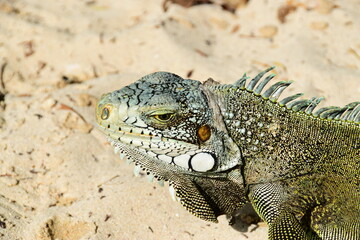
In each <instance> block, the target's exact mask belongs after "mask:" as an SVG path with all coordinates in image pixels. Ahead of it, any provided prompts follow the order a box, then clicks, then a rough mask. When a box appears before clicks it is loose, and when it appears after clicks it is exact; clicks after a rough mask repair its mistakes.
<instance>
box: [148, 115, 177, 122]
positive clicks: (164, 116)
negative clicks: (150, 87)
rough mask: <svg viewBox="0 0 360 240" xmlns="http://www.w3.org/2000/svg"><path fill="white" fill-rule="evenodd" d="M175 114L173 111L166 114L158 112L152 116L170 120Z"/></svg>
mask: <svg viewBox="0 0 360 240" xmlns="http://www.w3.org/2000/svg"><path fill="white" fill-rule="evenodd" d="M173 116H174V114H172V113H165V114H156V115H153V116H152V117H153V118H155V119H156V120H158V121H160V122H168V121H170V120H171V119H172V117H173Z"/></svg>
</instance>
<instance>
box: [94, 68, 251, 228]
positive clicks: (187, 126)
mask: <svg viewBox="0 0 360 240" xmlns="http://www.w3.org/2000/svg"><path fill="white" fill-rule="evenodd" d="M96 119H97V123H98V125H99V126H100V129H101V130H102V131H103V132H104V133H105V134H106V135H107V136H108V139H109V141H110V142H111V144H112V145H113V146H114V147H115V152H120V153H121V154H123V155H126V156H127V158H128V159H130V160H131V161H133V162H134V163H135V165H136V168H141V169H143V170H144V171H145V172H147V174H149V175H150V176H154V177H155V178H156V179H158V180H165V181H169V183H170V186H171V189H172V190H173V191H174V195H175V196H176V198H177V199H178V200H179V201H180V202H181V203H182V204H183V205H184V206H185V207H186V208H187V209H188V210H189V211H190V212H191V213H193V214H194V215H196V216H198V217H200V218H202V219H205V220H210V221H216V217H217V216H218V215H220V214H223V213H230V214H231V212H232V211H234V210H236V208H239V207H240V206H241V204H243V202H244V198H245V197H244V194H243V192H244V189H243V182H242V176H241V174H240V166H241V155H240V151H239V149H238V147H237V146H236V145H235V143H234V142H233V141H232V139H231V138H230V137H229V136H228V133H227V130H226V127H225V125H224V123H223V119H222V114H221V107H220V106H219V104H218V102H217V99H215V97H214V96H213V95H212V93H211V91H210V90H209V89H208V88H207V87H206V85H204V84H202V83H200V82H199V81H194V80H189V79H183V78H181V77H179V76H177V75H175V74H171V73H167V72H156V73H153V74H149V75H147V76H145V77H143V78H141V79H140V80H138V81H137V82H135V83H133V84H131V85H129V86H126V87H124V88H122V89H120V90H117V91H114V92H111V93H108V94H105V95H103V96H102V97H101V99H100V100H99V102H98V104H97V108H96ZM227 195H229V196H227Z"/></svg>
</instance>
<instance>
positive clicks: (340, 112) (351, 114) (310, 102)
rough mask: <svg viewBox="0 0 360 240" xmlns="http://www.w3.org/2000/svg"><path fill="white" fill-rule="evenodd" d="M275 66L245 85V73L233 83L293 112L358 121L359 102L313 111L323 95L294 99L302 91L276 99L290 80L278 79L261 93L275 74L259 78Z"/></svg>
mask: <svg viewBox="0 0 360 240" xmlns="http://www.w3.org/2000/svg"><path fill="white" fill-rule="evenodd" d="M274 68H275V67H270V68H268V69H266V70H265V71H262V72H260V73H259V74H258V75H256V76H255V77H254V78H253V79H251V80H250V82H249V83H248V84H247V85H246V80H247V79H249V77H248V76H246V73H245V74H244V75H243V76H242V77H241V78H240V79H239V80H238V81H237V82H236V83H235V84H234V86H236V87H238V88H240V89H241V90H246V91H248V92H252V93H254V94H255V95H256V96H262V97H263V98H264V99H266V100H269V101H272V102H276V103H278V104H279V106H281V107H284V106H285V107H286V108H287V109H290V110H292V111H294V112H304V113H306V114H312V115H313V116H315V117H319V118H321V119H329V120H343V121H350V122H355V123H360V102H353V103H350V104H348V105H346V106H344V107H334V106H331V107H324V108H320V109H318V110H317V111H316V112H313V111H314V109H315V108H316V106H317V105H318V104H319V103H320V102H321V101H322V100H323V99H324V98H323V97H319V98H318V97H313V98H311V99H300V100H296V99H298V98H299V97H301V96H302V95H303V93H298V94H294V95H292V96H289V97H286V98H284V99H282V100H280V101H278V99H279V97H280V95H281V93H282V92H283V91H284V90H285V89H286V88H287V87H288V86H290V84H291V83H292V81H280V82H277V83H275V84H273V85H271V86H270V87H269V88H268V89H266V90H265V92H263V93H261V92H262V91H263V90H264V88H265V86H266V84H268V83H269V82H270V80H271V79H273V78H274V77H275V74H270V75H268V76H267V77H266V78H265V79H263V80H261V78H262V77H263V76H264V75H265V74H266V73H268V72H270V71H271V70H273V69H274Z"/></svg>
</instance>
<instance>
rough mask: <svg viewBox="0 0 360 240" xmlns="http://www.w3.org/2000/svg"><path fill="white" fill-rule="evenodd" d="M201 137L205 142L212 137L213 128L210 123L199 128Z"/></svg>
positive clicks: (198, 132)
mask: <svg viewBox="0 0 360 240" xmlns="http://www.w3.org/2000/svg"><path fill="white" fill-rule="evenodd" d="M197 135H198V137H199V139H200V140H201V141H203V142H205V141H207V140H209V138H210V137H211V129H210V127H209V126H208V125H203V126H201V127H200V128H199V129H198V130H197Z"/></svg>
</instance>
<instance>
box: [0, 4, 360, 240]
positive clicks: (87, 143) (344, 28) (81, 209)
mask: <svg viewBox="0 0 360 240" xmlns="http://www.w3.org/2000/svg"><path fill="white" fill-rule="evenodd" d="M215 2H219V1H215ZM270 2H272V3H270ZM274 2H275V1H265V0H259V1H253V0H251V1H249V3H248V4H247V5H245V6H239V8H237V9H236V11H235V13H231V12H230V11H226V10H224V9H223V8H222V7H221V6H220V5H219V4H206V5H197V6H194V7H191V8H184V7H181V6H179V5H176V4H171V3H168V4H167V11H166V12H164V9H163V1H162V0H153V1H147V0H122V1H110V0H94V1H91V0H88V1H85V0H84V1H71V0H62V1H54V0H47V1H37V0H3V1H0V69H1V71H0V93H1V94H0V189H1V190H0V239H11V240H13V239H25V240H33V239H38V240H53V239H58V240H78V239H139V240H140V239H177V240H182V239H265V238H266V234H267V227H266V225H265V224H260V225H259V226H251V227H250V228H251V229H252V230H254V231H252V232H246V233H241V232H237V231H235V230H233V229H232V228H231V227H230V226H228V223H227V220H226V218H225V217H224V216H221V217H220V218H219V224H214V223H208V222H205V221H202V220H200V219H197V218H196V217H193V216H192V215H190V214H189V213H188V212H187V211H186V210H185V209H183V207H182V206H181V205H180V204H179V203H177V202H173V201H172V200H171V198H170V196H169V194H168V189H167V186H165V187H163V188H162V187H160V186H158V185H157V184H155V183H147V181H146V179H145V178H144V177H135V176H134V175H133V170H132V169H133V166H131V165H130V166H128V165H127V164H126V162H125V161H124V160H120V159H119V157H118V156H116V155H115V154H114V153H113V150H112V148H111V146H110V145H109V144H108V143H107V141H106V139H105V137H104V136H103V135H102V134H101V133H100V132H99V131H98V130H97V129H96V127H95V126H94V106H95V102H96V99H97V98H99V96H101V94H102V93H105V92H109V91H113V90H115V89H118V88H121V87H122V86H125V85H127V84H129V83H131V82H134V81H135V80H137V79H138V78H140V77H141V76H143V75H145V74H148V73H150V72H154V71H170V72H174V73H176V74H178V75H180V76H182V77H188V76H190V77H191V78H193V79H198V80H201V81H204V80H206V79H207V78H208V77H212V78H214V79H215V80H217V81H220V82H222V83H232V82H234V81H235V80H237V79H238V78H239V77H240V76H241V75H242V74H243V73H244V72H247V73H248V74H249V75H251V76H253V75H255V74H256V73H257V72H259V71H261V70H263V69H265V68H266V67H268V66H272V65H274V66H276V67H277V68H276V72H277V74H278V76H277V80H289V79H290V80H295V83H294V84H293V85H291V86H290V87H289V89H288V91H287V93H286V94H293V93H297V92H304V93H305V94H306V95H305V96H306V97H308V98H309V97H312V96H324V97H326V100H325V101H324V102H323V103H322V105H344V104H347V103H349V102H351V101H356V100H357V101H358V100H360V99H359V95H360V38H359V29H360V17H359V14H358V9H359V8H360V4H359V1H357V0H349V1H326V0H317V1H315V0H313V1H311V0H309V1H305V0H304V1H287V2H286V3H285V1H276V3H274Z"/></svg>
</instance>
